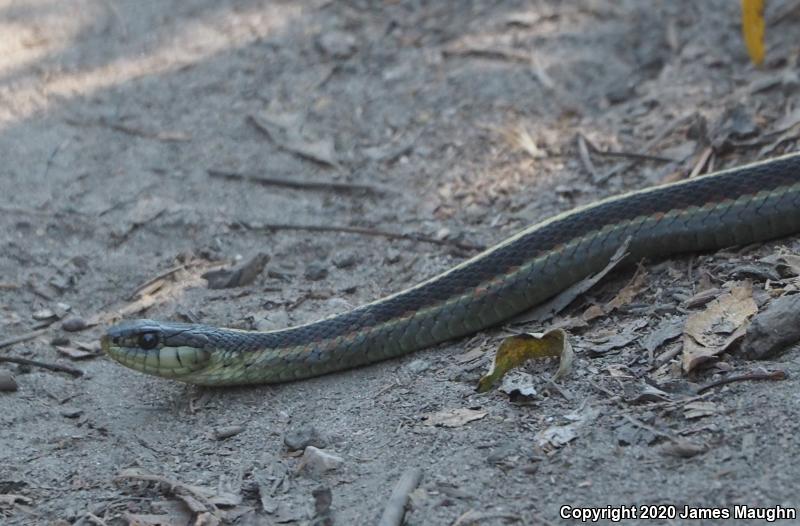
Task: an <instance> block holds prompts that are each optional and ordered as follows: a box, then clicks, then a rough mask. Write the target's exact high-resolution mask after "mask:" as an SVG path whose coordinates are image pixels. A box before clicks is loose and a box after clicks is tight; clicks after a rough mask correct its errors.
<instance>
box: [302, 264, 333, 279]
mask: <svg viewBox="0 0 800 526" xmlns="http://www.w3.org/2000/svg"><path fill="white" fill-rule="evenodd" d="M303 276H304V277H305V278H306V279H307V280H309V281H319V280H321V279H325V278H326V277H328V268H327V267H326V266H325V265H323V264H322V263H309V264H308V265H307V266H306V271H305V273H304V274H303Z"/></svg>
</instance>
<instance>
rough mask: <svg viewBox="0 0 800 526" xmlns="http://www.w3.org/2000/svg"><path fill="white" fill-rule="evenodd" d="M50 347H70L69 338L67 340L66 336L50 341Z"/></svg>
mask: <svg viewBox="0 0 800 526" xmlns="http://www.w3.org/2000/svg"><path fill="white" fill-rule="evenodd" d="M50 345H53V346H58V347H63V346H65V345H69V338H67V337H66V336H56V337H54V338H53V339H52V340H50Z"/></svg>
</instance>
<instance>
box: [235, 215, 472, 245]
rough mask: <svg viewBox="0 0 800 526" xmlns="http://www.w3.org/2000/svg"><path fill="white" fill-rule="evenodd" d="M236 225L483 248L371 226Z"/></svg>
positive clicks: (250, 228)
mask: <svg viewBox="0 0 800 526" xmlns="http://www.w3.org/2000/svg"><path fill="white" fill-rule="evenodd" d="M236 224H237V225H241V226H242V227H244V228H245V229H247V230H253V231H258V230H306V231H309V232H342V233H345V234H360V235H364V236H375V237H385V238H388V239H405V240H408V241H418V242H421V243H431V244H434V245H441V246H454V247H456V248H460V249H461V250H483V249H484V248H485V247H483V246H481V245H473V244H472V243H464V242H462V241H448V240H446V239H436V238H433V237H428V236H423V235H419V234H398V233H395V232H385V231H383V230H375V229H372V228H362V227H357V226H334V225H293V224H289V223H264V224H260V225H252V226H251V225H248V224H247V223H244V222H242V221H238V222H237V223H236Z"/></svg>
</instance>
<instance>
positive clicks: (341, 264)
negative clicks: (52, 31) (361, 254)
mask: <svg viewBox="0 0 800 526" xmlns="http://www.w3.org/2000/svg"><path fill="white" fill-rule="evenodd" d="M356 263H358V259H357V258H356V256H355V254H339V255H338V256H336V257H334V258H333V264H334V266H335V267H336V268H352V267H355V266H356Z"/></svg>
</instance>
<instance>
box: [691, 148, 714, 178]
mask: <svg viewBox="0 0 800 526" xmlns="http://www.w3.org/2000/svg"><path fill="white" fill-rule="evenodd" d="M712 153H714V150H713V149H712V148H711V146H708V147H707V148H706V149H705V150H703V153H701V154H700V157H699V158H698V159H697V163H696V164H695V165H694V168H692V171H691V173H689V179H691V178H692V177H697V176H698V175H700V173H701V172H702V171H703V168H705V166H706V164H707V163H708V162H709V159H710V158H711V154H712Z"/></svg>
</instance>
